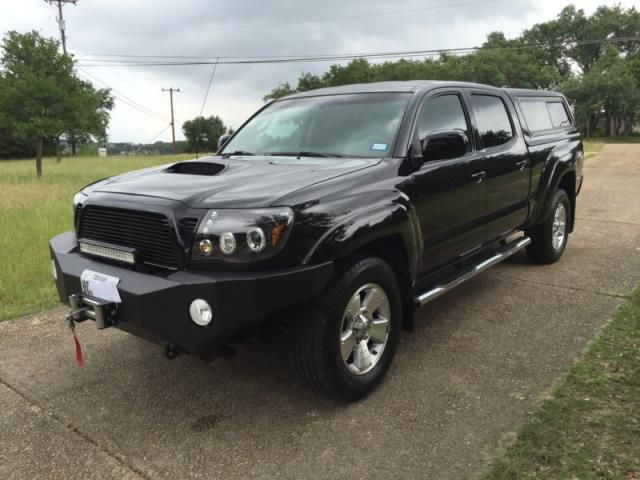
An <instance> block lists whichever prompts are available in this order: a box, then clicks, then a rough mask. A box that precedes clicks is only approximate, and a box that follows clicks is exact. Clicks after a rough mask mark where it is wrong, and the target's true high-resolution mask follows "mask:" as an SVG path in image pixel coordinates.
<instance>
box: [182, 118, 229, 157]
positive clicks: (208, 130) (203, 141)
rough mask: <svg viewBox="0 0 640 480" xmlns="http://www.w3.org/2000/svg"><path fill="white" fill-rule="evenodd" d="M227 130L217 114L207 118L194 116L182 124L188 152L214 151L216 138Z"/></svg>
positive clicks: (216, 147) (216, 144)
mask: <svg viewBox="0 0 640 480" xmlns="http://www.w3.org/2000/svg"><path fill="white" fill-rule="evenodd" d="M226 131H227V129H226V127H225V126H224V123H223V122H222V119H221V118H220V117H218V116H211V117H209V118H205V117H196V118H194V119H193V120H187V121H186V122H184V124H183V125H182V132H183V133H184V136H185V138H186V139H187V144H188V151H190V152H195V153H199V152H215V151H216V150H217V149H218V139H219V138H220V137H221V136H222V135H224V133H225V132H226Z"/></svg>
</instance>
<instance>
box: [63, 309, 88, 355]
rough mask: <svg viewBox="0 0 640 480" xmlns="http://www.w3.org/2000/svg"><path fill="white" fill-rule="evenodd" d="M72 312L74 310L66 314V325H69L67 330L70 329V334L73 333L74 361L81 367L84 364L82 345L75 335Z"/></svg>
mask: <svg viewBox="0 0 640 480" xmlns="http://www.w3.org/2000/svg"><path fill="white" fill-rule="evenodd" d="M73 313H74V312H72V313H70V314H69V315H67V325H69V330H71V334H72V335H73V343H74V344H75V346H76V363H77V364H78V366H79V367H81V366H83V365H84V359H83V357H82V347H81V346H80V342H79V341H78V337H77V336H76V324H75V322H74V321H73Z"/></svg>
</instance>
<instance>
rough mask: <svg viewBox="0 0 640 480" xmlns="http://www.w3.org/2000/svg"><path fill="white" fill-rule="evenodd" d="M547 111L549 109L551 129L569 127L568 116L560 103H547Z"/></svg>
mask: <svg viewBox="0 0 640 480" xmlns="http://www.w3.org/2000/svg"><path fill="white" fill-rule="evenodd" d="M547 109H549V115H551V123H553V128H560V127H569V126H570V125H571V120H569V115H567V110H566V109H565V108H564V104H563V103H562V102H547Z"/></svg>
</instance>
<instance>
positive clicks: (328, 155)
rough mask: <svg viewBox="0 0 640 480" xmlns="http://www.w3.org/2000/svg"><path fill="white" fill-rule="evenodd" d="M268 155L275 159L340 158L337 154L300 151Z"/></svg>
mask: <svg viewBox="0 0 640 480" xmlns="http://www.w3.org/2000/svg"><path fill="white" fill-rule="evenodd" d="M269 155H271V156H276V157H298V158H300V157H317V158H331V157H334V158H341V157H342V155H339V154H337V153H320V152H312V151H308V150H305V151H302V152H269Z"/></svg>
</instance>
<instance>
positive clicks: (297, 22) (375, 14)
mask: <svg viewBox="0 0 640 480" xmlns="http://www.w3.org/2000/svg"><path fill="white" fill-rule="evenodd" d="M498 1H501V0H480V1H471V2H460V3H447V4H441V5H431V6H428V7H419V8H409V9H404V10H388V11H384V12H372V13H362V14H355V15H345V16H338V17H323V18H317V19H312V20H284V21H278V22H267V23H254V24H239V25H226V26H221V27H213V28H210V27H203V28H190V29H189V31H190V32H193V31H207V32H212V31H227V30H242V29H250V28H269V27H281V26H286V25H307V24H312V23H324V22H335V21H340V20H353V19H358V18H371V17H383V16H388V15H400V14H404V13H416V12H423V11H428V10H439V9H444V8H455V7H468V6H473V5H483V4H487V3H495V2H498ZM179 33H182V32H181V31H164V32H127V33H118V34H112V35H110V36H113V37H121V36H122V37H125V36H150V35H152V36H153V35H174V34H179Z"/></svg>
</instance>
